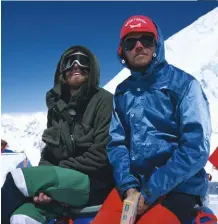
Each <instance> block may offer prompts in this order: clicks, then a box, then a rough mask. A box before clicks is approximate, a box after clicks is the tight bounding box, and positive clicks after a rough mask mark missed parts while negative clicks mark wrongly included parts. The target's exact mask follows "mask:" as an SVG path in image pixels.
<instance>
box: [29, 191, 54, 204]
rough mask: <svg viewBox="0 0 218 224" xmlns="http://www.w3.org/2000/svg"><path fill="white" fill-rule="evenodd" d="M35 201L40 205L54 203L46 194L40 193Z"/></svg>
mask: <svg viewBox="0 0 218 224" xmlns="http://www.w3.org/2000/svg"><path fill="white" fill-rule="evenodd" d="M33 201H34V202H35V203H39V204H49V203H50V202H51V201H52V199H51V198H50V197H48V196H47V195H46V194H44V193H40V194H39V196H35V197H34V198H33Z"/></svg>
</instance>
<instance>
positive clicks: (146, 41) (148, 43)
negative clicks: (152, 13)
mask: <svg viewBox="0 0 218 224" xmlns="http://www.w3.org/2000/svg"><path fill="white" fill-rule="evenodd" d="M139 41H140V42H141V43H142V45H143V46H144V47H152V46H154V43H155V41H154V37H152V36H141V37H140V38H139Z"/></svg>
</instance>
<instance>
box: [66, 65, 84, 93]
mask: <svg viewBox="0 0 218 224" xmlns="http://www.w3.org/2000/svg"><path fill="white" fill-rule="evenodd" d="M87 76H88V70H87V69H84V68H81V67H80V66H79V65H78V64H77V63H76V62H75V63H74V65H73V66H72V68H71V69H70V70H68V71H66V78H65V80H66V83H67V84H68V85H69V86H70V87H72V88H75V89H78V88H79V87H80V86H81V85H82V84H83V83H85V82H86V80H87Z"/></svg>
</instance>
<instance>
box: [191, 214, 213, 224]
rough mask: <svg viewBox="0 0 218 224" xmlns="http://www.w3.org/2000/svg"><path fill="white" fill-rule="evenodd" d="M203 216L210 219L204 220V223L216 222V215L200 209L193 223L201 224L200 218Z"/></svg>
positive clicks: (211, 223)
mask: <svg viewBox="0 0 218 224" xmlns="http://www.w3.org/2000/svg"><path fill="white" fill-rule="evenodd" d="M204 217H208V218H210V219H211V220H210V221H207V222H204V223H205V224H216V223H217V217H216V216H215V215H214V214H209V213H204V212H202V211H201V212H199V213H198V215H197V217H196V221H195V223H196V224H201V218H204Z"/></svg>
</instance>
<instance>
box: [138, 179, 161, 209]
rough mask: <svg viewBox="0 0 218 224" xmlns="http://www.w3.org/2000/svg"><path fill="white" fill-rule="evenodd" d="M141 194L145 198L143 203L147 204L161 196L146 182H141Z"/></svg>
mask: <svg viewBox="0 0 218 224" xmlns="http://www.w3.org/2000/svg"><path fill="white" fill-rule="evenodd" d="M141 194H142V196H143V197H144V199H145V203H146V204H148V205H152V204H153V203H154V202H155V201H156V200H157V199H158V198H159V197H160V196H161V193H160V191H159V190H157V189H156V188H153V187H149V184H148V183H146V184H143V186H142V188H141Z"/></svg>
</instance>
